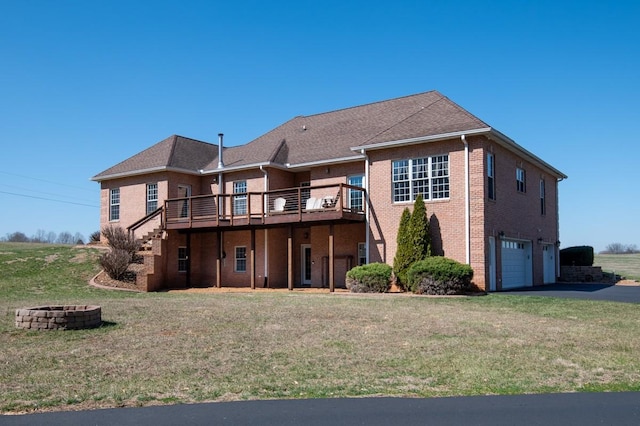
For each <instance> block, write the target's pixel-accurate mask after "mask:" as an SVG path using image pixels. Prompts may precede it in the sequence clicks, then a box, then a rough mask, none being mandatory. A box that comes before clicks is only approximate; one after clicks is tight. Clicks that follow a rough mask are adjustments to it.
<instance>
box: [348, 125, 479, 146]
mask: <svg viewBox="0 0 640 426" xmlns="http://www.w3.org/2000/svg"><path fill="white" fill-rule="evenodd" d="M490 131H491V127H483V128H480V129H472V130H465V131H461V132H451V133H441V134H438V135H431V136H418V137H415V138H409V139H400V140H396V141H387V142H378V143H374V144H370V145H362V146H354V147H352V148H351V150H352V151H363V150H364V151H370V150H374V149H385V148H393V147H396V146H399V145H415V144H420V143H425V142H436V141H442V140H446V139H453V138H459V137H460V136H462V135H465V136H473V135H481V134H487V133H489V132H490Z"/></svg>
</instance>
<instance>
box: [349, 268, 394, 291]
mask: <svg viewBox="0 0 640 426" xmlns="http://www.w3.org/2000/svg"><path fill="white" fill-rule="evenodd" d="M390 279H391V266H389V265H387V264H386V263H369V264H367V265H362V266H356V267H355V268H352V269H351V270H349V272H347V279H346V285H347V289H348V290H349V291H351V292H352V293H385V292H387V291H388V290H389V287H390V286H391V284H390Z"/></svg>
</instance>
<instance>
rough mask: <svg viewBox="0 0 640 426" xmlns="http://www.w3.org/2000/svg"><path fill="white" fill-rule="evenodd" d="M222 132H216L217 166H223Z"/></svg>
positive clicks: (220, 167)
mask: <svg viewBox="0 0 640 426" xmlns="http://www.w3.org/2000/svg"><path fill="white" fill-rule="evenodd" d="M223 137H224V133H218V168H219V169H222V168H224V162H223V161H222V138H223Z"/></svg>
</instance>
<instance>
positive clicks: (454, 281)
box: [407, 256, 473, 295]
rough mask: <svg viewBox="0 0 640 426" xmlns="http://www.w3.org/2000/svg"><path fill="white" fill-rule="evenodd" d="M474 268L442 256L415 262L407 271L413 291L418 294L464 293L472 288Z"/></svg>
mask: <svg viewBox="0 0 640 426" xmlns="http://www.w3.org/2000/svg"><path fill="white" fill-rule="evenodd" d="M472 278H473V269H472V268H471V266H469V265H465V264H462V263H459V262H456V261H455V260H453V259H448V258H446V257H442V256H433V257H427V258H426V259H424V260H419V261H417V262H415V263H414V264H413V265H411V267H410V268H409V270H408V271H407V280H408V283H409V288H410V289H411V291H413V292H414V293H417V294H433V295H451V294H464V293H467V292H468V291H470V290H471V289H472V285H471V279H472Z"/></svg>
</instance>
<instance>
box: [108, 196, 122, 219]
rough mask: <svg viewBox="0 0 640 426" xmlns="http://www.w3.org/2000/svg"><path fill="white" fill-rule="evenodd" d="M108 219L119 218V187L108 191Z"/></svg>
mask: <svg viewBox="0 0 640 426" xmlns="http://www.w3.org/2000/svg"><path fill="white" fill-rule="evenodd" d="M109 220H110V221H116V220H120V188H113V189H111V190H110V191H109Z"/></svg>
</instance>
